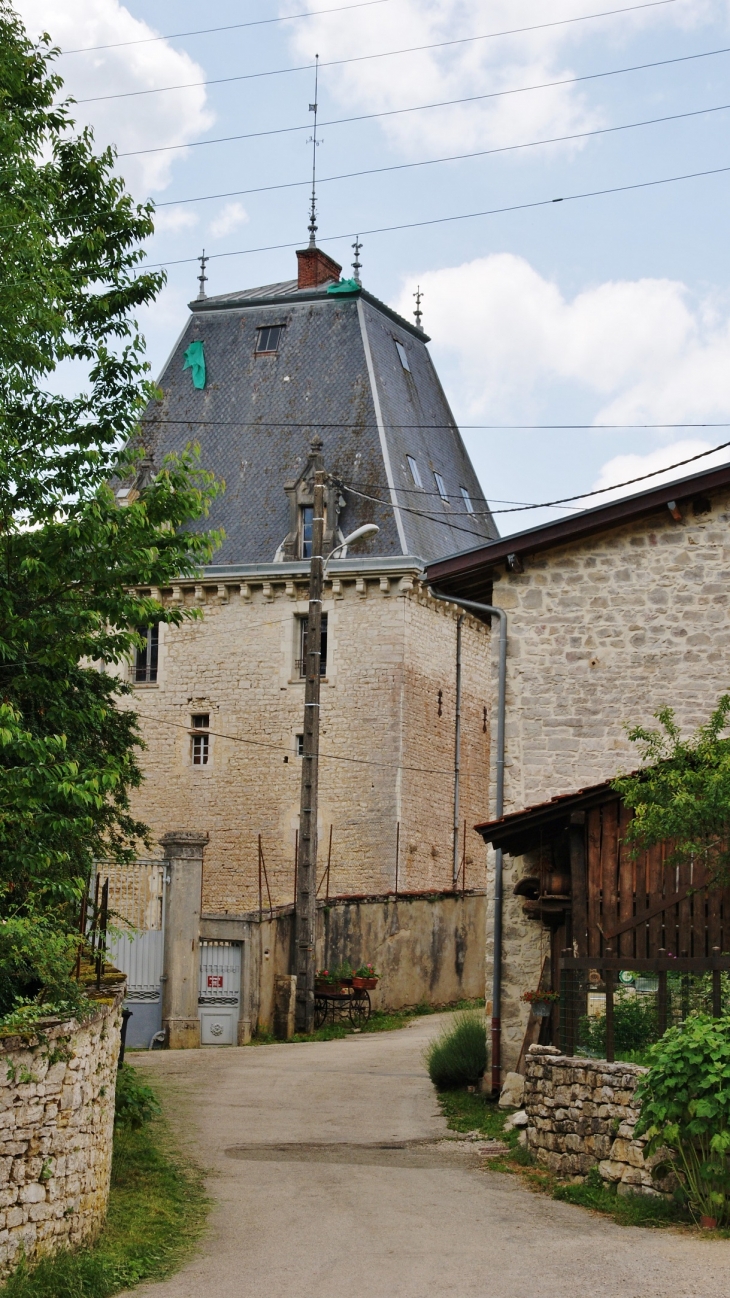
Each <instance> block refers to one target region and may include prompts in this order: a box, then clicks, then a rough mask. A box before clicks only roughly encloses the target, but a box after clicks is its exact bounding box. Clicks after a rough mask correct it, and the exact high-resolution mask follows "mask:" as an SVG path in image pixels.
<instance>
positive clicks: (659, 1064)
mask: <svg viewBox="0 0 730 1298" xmlns="http://www.w3.org/2000/svg"><path fill="white" fill-rule="evenodd" d="M636 1095H637V1099H638V1100H639V1101H640V1103H641V1117H640V1119H639V1121H638V1123H637V1125H636V1134H637V1135H644V1134H645V1135H647V1136H648V1137H649V1140H648V1142H647V1153H648V1154H653V1153H656V1152H657V1150H659V1149H662V1148H667V1149H669V1150H670V1151H671V1161H672V1168H673V1170H674V1171H675V1172H676V1174H677V1176H678V1178H679V1180H680V1182H681V1184H682V1187H683V1190H684V1192H685V1194H686V1196H687V1201H688V1203H689V1207H690V1210H691V1212H692V1214H693V1216H695V1217H700V1216H707V1217H714V1218H716V1220H717V1223H718V1225H720V1226H722V1225H730V1016H728V1017H725V1018H722V1019H713V1018H710V1017H709V1016H708V1015H704V1014H703V1015H699V1014H698V1015H697V1016H695V1017H693V1018H689V1019H687V1021H686V1022H685V1023H683V1024H682V1026H681V1027H677V1028H670V1030H669V1032H666V1033H665V1035H664V1036H663V1037H662V1039H661V1041H659V1042H658V1043H657V1045H655V1046H654V1047H653V1048H652V1051H651V1065H650V1069H649V1072H648V1073H647V1075H646V1077H645V1078H644V1079H643V1080H642V1082H641V1083H640V1085H639V1088H638V1089H637V1092H636Z"/></svg>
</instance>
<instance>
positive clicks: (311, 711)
mask: <svg viewBox="0 0 730 1298" xmlns="http://www.w3.org/2000/svg"><path fill="white" fill-rule="evenodd" d="M325 481H326V474H325V473H324V470H323V469H322V467H321V459H318V464H317V469H316V471H315V475H314V511H313V519H312V555H311V560H310V565H309V614H308V618H307V653H306V680H305V685H304V734H303V740H302V743H303V752H302V787H301V801H300V807H299V864H298V869H297V895H296V914H295V925H296V936H295V945H296V975H297V994H296V1026H297V1031H298V1032H311V1031H312V1029H313V1027H314V972H315V970H314V957H315V939H316V919H317V799H318V792H319V694H320V653H321V639H322V588H323V586H324V579H325V573H326V569H327V564H328V563H329V561H330V559H331V558H332V556H333V555H334V554H337V552H338V550H344V548H345V546H347V545H352V544H353V542H354V541H358V540H360V539H361V538H362V537H365V536H374V535H375V533H376V532H378V531H379V530H380V529H379V528H378V527H377V525H376V524H375V523H364V524H363V526H362V527H358V528H356V529H355V531H354V532H351V533H350V535H349V536H346V537H345V539H344V541H341V542H340V544H339V545H336V546H335V548H334V550H331V551H330V553H329V554H328V555H327V558H326V560H325V559H324V556H323V554H322V548H323V545H322V543H323V540H324V522H325V519H324V487H325Z"/></svg>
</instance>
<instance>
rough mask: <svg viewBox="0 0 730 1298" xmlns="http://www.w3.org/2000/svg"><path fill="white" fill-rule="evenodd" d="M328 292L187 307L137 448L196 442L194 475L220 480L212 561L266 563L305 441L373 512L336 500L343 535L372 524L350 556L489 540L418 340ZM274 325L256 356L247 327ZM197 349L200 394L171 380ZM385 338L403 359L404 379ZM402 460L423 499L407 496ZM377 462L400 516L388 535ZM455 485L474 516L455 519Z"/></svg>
mask: <svg viewBox="0 0 730 1298" xmlns="http://www.w3.org/2000/svg"><path fill="white" fill-rule="evenodd" d="M327 287H328V286H327V285H320V286H319V287H318V288H315V289H306V290H299V289H298V288H297V281H296V280H284V281H280V282H278V283H275V284H268V285H265V286H264V287H262V288H255V289H248V290H241V291H237V292H233V293H224V294H220V295H218V296H216V297H210V298H204V299H197V300H196V301H194V302H191V303H190V310H191V315H190V319H189V320H188V323H187V326H186V328H185V329H184V331H183V334H182V336H181V337H180V339H179V340H178V342H177V344H176V346H175V349H174V351H173V353H172V355H171V357H170V359H169V361H168V362H167V365H166V366H165V368H164V370H163V372H162V375H161V377H160V379H159V386H160V388H161V389H162V392H163V397H162V400H161V401H159V402H155V403H152V404H151V405H150V406H149V407H148V409H147V411H146V413H145V417H144V421H143V440H144V444H145V447H146V449H147V451H148V453H149V454H150V455H151V456H152V458H153V460H154V462H155V463H156V464H159V463H161V460H162V458H163V456H164V455H165V454H166V453H167V452H169V451H174V450H178V451H179V450H182V449H183V448H184V447H185V446H186V445H187V444H188V443H189V442H191V441H196V442H198V443H199V445H200V448H201V458H202V462H203V464H204V466H205V467H206V468H208V469H210V470H212V471H213V472H214V473H215V474H216V476H217V477H219V478H223V479H225V482H226V490H225V492H224V493H223V494H222V495H221V496H220V497H219V498H218V499H217V500H216V501H215V502H214V505H213V508H212V510H211V514H210V518H209V519H208V520H206V524H205V526H206V527H207V526H213V527H221V526H222V527H223V528H225V531H226V540H225V541H224V543H223V546H222V548H221V549H220V550H218V551H217V553H216V555H215V557H214V562H215V563H216V564H232V563H242V562H245V563H267V562H271V561H272V560H273V558H274V555H275V554H276V551H277V549H278V548H279V546H280V545H281V543H282V541H283V540H284V538H285V536H286V535H287V533H288V532H289V502H288V499H287V497H286V495H285V492H284V483H285V482H287V481H292V480H294V479H296V478H298V476H299V474H300V472H301V471H302V469H303V467H304V465H305V464H306V461H307V457H308V454H309V445H310V441H311V438H312V435H313V433H314V432H315V431H317V432H319V434H320V436H321V437H322V440H323V443H324V451H323V454H324V463H325V468H326V469H327V471H328V472H329V473H331V474H333V475H334V476H335V477H337V478H338V479H339V480H341V481H342V482H343V483H344V484H346V485H351V486H352V487H353V488H355V489H356V490H358V491H360V492H362V493H363V494H364V495H366V496H373V497H376V501H378V502H382V503H375V502H372V501H368V500H365V499H362V498H361V497H360V496H357V495H355V494H350V493H349V492H347V491H345V493H344V495H345V500H346V504H345V507H344V509H343V511H342V513H341V514H340V527H341V529H342V531H343V532H345V533H346V532H348V531H350V530H352V529H354V528H355V527H357V526H359V525H360V524H361V523H363V522H370V521H374V522H376V523H377V524H378V526H379V528H380V532H379V533H378V535H377V536H376V537H374V538H373V540H372V541H371V542H370V543H369V544H366V545H364V546H363V547H362V549H358V554H362V555H363V556H365V555H367V554H372V555H399V554H410V555H415V556H419V557H421V558H422V559H424V560H428V559H431V558H436V557H437V556H438V555H441V554H447V553H450V552H453V550H454V549H455V548H456V547H457V546H461V545H462V544H463V540H464V539H465V538H466V539H467V540H468V539H469V537H470V536H471V537H473V540H474V542H477V541H482V542H483V541H486V540H488V539H490V538H493V537H495V536H496V535H497V533H496V528H495V527H494V523H493V521H492V519H491V515H490V514H489V512H488V507H487V506H486V502H484V498H483V495H482V492H481V488H480V486H479V482H478V480H477V477H476V474H475V472H474V469H473V467H472V464H471V461H470V460H469V456H468V454H467V452H466V449H465V447H464V444H463V442H462V440H461V436H460V434H459V431H458V428H457V427H456V424H455V422H454V418H453V415H452V413H451V411H450V409H449V406H448V403H447V401H446V398H445V396H444V393H443V390H442V388H441V384H440V383H439V380H438V376H437V374H436V371H435V369H434V366H433V362H432V360H431V357H430V355H429V352H428V349H427V347H426V343H427V341H428V339H427V336H426V335H425V334H424V333H423V332H422V331H421V330H420V329H417V328H416V326H415V325H413V324H411V323H409V322H408V321H406V320H403V319H402V318H401V317H400V316H398V315H397V314H396V313H395V312H394V311H392V310H391V308H389V307H387V306H386V305H385V304H383V303H380V302H378V300H377V299H376V298H374V297H373V296H372V295H371V294H369V293H368V292H367V291H366V290H363V291H361V292H359V293H353V294H352V295H348V296H340V295H335V296H331V295H328V293H327ZM272 324H283V325H285V326H286V327H285V329H284V333H283V335H282V338H281V341H280V345H279V350H278V353H277V354H276V355H256V352H255V346H256V336H257V329H258V328H259V327H260V326H262V325H272ZM198 339H199V340H201V341H202V342H203V345H204V352H205V361H206V372H207V378H206V386H205V388H204V389H202V390H198V389H196V388H194V387H193V384H192V380H191V374H190V370H186V371H183V353H184V352H185V350H186V349H187V347H188V346H189V345H190V343H191V342H193V341H194V340H198ZM396 340H398V341H399V342H400V343H401V344H402V346H403V347H405V349H406V352H407V356H408V360H409V365H410V372H408V371H406V370H405V369H404V368H403V366H402V364H401V362H400V360H399V356H398V352H397V350H396V347H395V341H396ZM366 343H367V349H369V353H370V360H369V359H368V352H367V350H366ZM432 425H438V427H432ZM406 455H411V456H412V457H413V458H414V459H415V460H416V462H417V464H418V466H419V469H420V473H421V479H422V482H423V485H424V489H425V491H427V492H430V493H433V494H429V495H425V494H424V495H421V494H420V493H419V492H418V491H417V490H414V483H413V480H412V477H411V473H410V470H409V468H408V463H407V460H406ZM386 459H387V460H388V461H389V464H390V469H391V472H392V479H393V484H394V487H395V491H396V500H397V504H398V505H399V506H400V507H401V520H402V531H401V533H400V534H399V530H398V526H397V523H396V518H395V516H394V509H393V507H392V497H391V494H390V491H389V483H388V468H387V464H386ZM434 472H438V473H439V474H441V476H442V477H443V478H444V480H445V482H446V485H447V490H448V491H449V493H451V494H452V495H453V496H454V497H458V501H456V500H455V501H454V502H453V503H452V506H451V508H450V507H449V506H448V505H444V503H443V502H442V501H441V499H440V497H439V496H438V494H437V493H436V484H435V479H434V476H433V475H434ZM461 487H465V488H466V490H467V491H468V492H469V494H470V496H471V498H472V500H473V502H474V504H475V507H476V508H477V510H479V509H480V507H481V509H482V511H483V516H482V518H478V517H474V518H471V517H469V516H468V515H467V516H465V515H464V513H463V510H464V506H463V504H462V503H461V497H460V488H461ZM403 506H409V507H410V508H412V509H413V508H415V509H417V510H421V511H424V512H427V513H428V514H430V515H434V516H435V518H434V519H426V518H422V517H419V516H418V515H417V514H413V513H408V512H407V511H406V510H405V509H403ZM454 515H456V517H454ZM455 525H456V526H455ZM463 529H466V530H463Z"/></svg>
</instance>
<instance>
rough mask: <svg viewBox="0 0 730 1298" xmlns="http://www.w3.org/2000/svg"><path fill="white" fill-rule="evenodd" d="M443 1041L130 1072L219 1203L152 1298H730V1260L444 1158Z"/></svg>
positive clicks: (329, 1047)
mask: <svg viewBox="0 0 730 1298" xmlns="http://www.w3.org/2000/svg"><path fill="white" fill-rule="evenodd" d="M438 1026H439V1019H438V1018H436V1017H432V1018H424V1019H419V1020H418V1021H417V1022H416V1023H415V1024H413V1025H412V1026H411V1027H408V1028H404V1029H402V1030H401V1031H398V1032H388V1033H382V1034H377V1035H368V1036H352V1037H348V1038H346V1039H345V1040H344V1041H332V1042H316V1043H312V1044H307V1045H304V1044H300V1045H275V1046H258V1047H255V1048H251V1047H248V1048H243V1049H225V1048H218V1049H215V1048H212V1049H207V1050H199V1051H181V1052H163V1051H160V1052H154V1053H152V1054H145V1055H140V1054H133V1055H132V1056H128V1058H131V1061H132V1062H133V1063H134V1064H135V1065H137V1066H138V1067H140V1068H141V1069H143V1070H144V1071H145V1072H146V1073H149V1074H150V1077H151V1080H154V1081H155V1082H156V1084H158V1085H159V1087H160V1090H161V1093H162V1096H163V1099H164V1101H165V1108H166V1112H167V1113H168V1116H169V1118H170V1119H171V1121H172V1123H173V1125H174V1127H175V1130H176V1132H177V1134H178V1137H179V1139H180V1141H181V1142H182V1143H183V1145H184V1147H185V1148H186V1149H187V1150H188V1151H189V1152H190V1153H192V1154H193V1155H194V1156H195V1157H196V1158H197V1159H198V1160H199V1162H200V1163H202V1164H203V1166H205V1167H206V1168H209V1169H210V1178H209V1187H210V1192H211V1195H212V1196H213V1198H214V1200H215V1208H214V1211H213V1214H212V1220H211V1229H210V1231H209V1234H208V1236H207V1238H206V1240H205V1243H204V1245H203V1248H202V1251H201V1252H200V1253H199V1254H198V1255H197V1256H196V1257H195V1258H194V1259H193V1260H192V1261H191V1262H189V1263H188V1265H187V1266H186V1267H185V1269H184V1270H183V1271H181V1272H180V1273H179V1274H178V1275H177V1276H174V1277H173V1278H172V1279H171V1280H167V1281H164V1282H163V1283H162V1284H157V1285H145V1286H143V1287H142V1288H141V1289H139V1290H137V1291H136V1293H137V1294H139V1295H140V1298H141V1295H145V1296H149V1298H254V1295H256V1298H259V1296H260V1295H261V1296H265V1298H437V1296H438V1298H445V1296H446V1295H453V1298H472V1295H474V1298H477V1296H478V1298H670V1296H671V1298H689V1295H692V1298H695V1296H696V1298H728V1295H730V1243H725V1242H717V1241H712V1240H703V1239H697V1238H694V1237H689V1236H684V1235H682V1234H681V1233H679V1232H676V1233H675V1232H673V1231H666V1230H664V1231H660V1230H658V1231H651V1230H638V1229H631V1228H625V1227H621V1226H616V1225H614V1223H613V1222H611V1221H607V1220H605V1219H604V1218H600V1217H596V1216H592V1215H591V1214H590V1213H588V1212H586V1211H584V1210H583V1209H580V1208H572V1207H570V1206H569V1205H568V1204H562V1203H555V1202H553V1201H552V1200H550V1199H547V1198H545V1197H543V1196H541V1195H537V1194H532V1193H531V1192H530V1191H528V1190H526V1189H524V1188H523V1186H522V1185H521V1184H520V1182H519V1181H518V1180H517V1179H516V1178H515V1177H511V1176H507V1175H502V1174H499V1173H497V1172H490V1171H489V1170H483V1169H482V1168H480V1167H479V1165H478V1163H479V1160H478V1158H477V1157H476V1156H475V1155H474V1153H473V1151H469V1152H467V1151H465V1149H464V1146H463V1142H458V1144H457V1143H455V1142H449V1143H447V1142H442V1141H441V1138H442V1137H443V1136H444V1135H445V1132H446V1128H445V1124H444V1121H443V1119H442V1117H441V1115H440V1112H439V1108H438V1104H437V1102H436V1099H435V1097H434V1093H433V1090H432V1088H431V1084H430V1082H429V1081H428V1078H427V1076H426V1073H425V1071H424V1068H423V1064H422V1054H423V1049H424V1045H425V1044H426V1041H427V1040H428V1038H429V1036H430V1035H431V1034H432V1033H433V1032H434V1031H436V1030H437V1028H438ZM394 1146H395V1147H394Z"/></svg>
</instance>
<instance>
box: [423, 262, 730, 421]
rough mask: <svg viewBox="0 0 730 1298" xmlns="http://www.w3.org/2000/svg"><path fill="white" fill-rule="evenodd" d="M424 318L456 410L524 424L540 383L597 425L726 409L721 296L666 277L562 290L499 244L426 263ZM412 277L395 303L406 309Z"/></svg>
mask: <svg viewBox="0 0 730 1298" xmlns="http://www.w3.org/2000/svg"><path fill="white" fill-rule="evenodd" d="M419 278H420V284H421V287H422V289H423V290H424V313H425V314H424V325H425V327H426V328H427V330H428V332H429V333H430V334H431V335H432V337H433V339H434V349H435V350H436V352H437V353H438V355H439V364H440V365H442V366H443V368H445V369H449V371H450V376H449V387H450V389H451V390H454V391H457V392H458V393H459V398H460V400H459V405H460V411H461V415H462V418H468V419H469V421H472V420H473V422H477V420H478V419H483V420H484V422H490V423H493V422H498V421H500V420H502V419H504V420H505V422H512V421H516V420H518V419H520V418H527V417H528V415H529V417H530V422H532V418H533V416H534V415H535V413H536V411H539V409H540V408H541V406H544V404H545V402H546V400H547V397H548V395H550V394H551V389H554V388H555V387H556V386H557V385H559V386H560V393H561V397H562V400H561V404H562V405H563V407H564V408H565V406H567V404H568V401H569V400H570V399H571V397H572V398H573V399H575V398H577V399H579V400H580V401H581V403H582V404H583V405H585V400H586V397H587V398H588V399H589V400H591V403H592V405H593V409H594V411H595V413H594V415H593V421H594V422H595V423H596V424H611V423H616V424H644V423H648V424H660V423H665V424H676V423H681V422H690V423H691V422H695V421H699V420H704V419H709V420H718V419H723V418H730V304H728V303H727V302H723V301H722V300H721V299H720V298H719V296H713V295H712V294H707V296H706V297H705V298H703V299H700V300H696V299H693V298H692V296H691V295H690V293H689V291H688V289H687V288H686V287H685V285H684V284H682V283H680V282H678V281H676V280H669V279H639V280H617V281H610V282H608V283H604V284H598V285H596V286H594V287H590V288H586V289H585V290H583V291H582V292H581V293H578V294H577V295H576V296H575V297H573V298H572V299H567V298H566V297H565V296H564V295H563V294H562V293H561V291H560V288H559V287H558V285H557V284H555V283H554V282H553V281H551V280H549V279H546V278H544V277H543V276H541V275H540V274H539V273H538V272H537V271H536V270H534V269H533V267H532V266H530V264H529V263H528V262H527V261H526V260H525V259H524V258H522V257H517V256H514V255H512V254H508V253H501V254H496V255H494V256H491V257H482V258H479V259H477V260H476V261H472V262H469V263H466V264H465V265H462V266H455V267H448V268H445V269H443V270H438V271H431V272H427V273H426V274H424V275H421V276H420V277H419ZM415 287H416V283H415V280H413V281H412V282H411V281H409V282H408V283H406V284H405V285H404V287H403V292H402V294H401V298H400V302H399V303H398V309H399V310H400V311H401V312H402V314H404V315H406V316H410V313H411V312H412V309H413V299H412V293H413V290H414V289H415Z"/></svg>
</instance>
